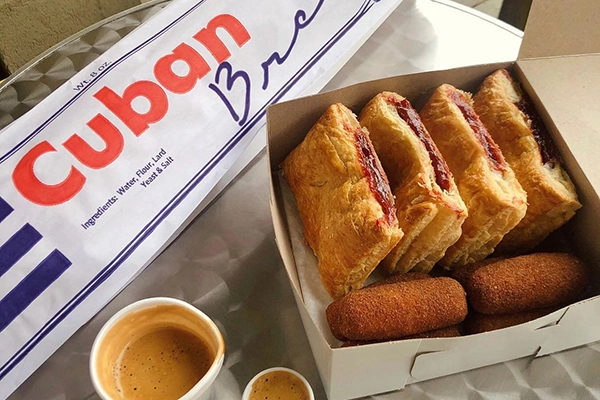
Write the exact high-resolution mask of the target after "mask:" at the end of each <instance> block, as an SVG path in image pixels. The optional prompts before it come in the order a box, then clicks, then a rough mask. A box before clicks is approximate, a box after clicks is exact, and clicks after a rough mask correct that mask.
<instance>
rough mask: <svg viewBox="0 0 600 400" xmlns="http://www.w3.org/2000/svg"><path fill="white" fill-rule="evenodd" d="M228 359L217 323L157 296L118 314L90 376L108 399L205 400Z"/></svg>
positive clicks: (93, 358)
mask: <svg viewBox="0 0 600 400" xmlns="http://www.w3.org/2000/svg"><path fill="white" fill-rule="evenodd" d="M224 356H225V342H224V340H223V337H222V335H221V332H220V331H219V329H218V328H217V326H216V325H215V323H214V322H213V321H212V320H211V319H210V318H209V317H208V316H206V315H205V314H204V313H203V312H201V311H200V310H198V309H197V308H195V307H194V306H192V305H191V304H189V303H186V302H184V301H181V300H178V299H173V298H167V297H155V298H149V299H144V300H140V301H137V302H135V303H133V304H130V305H129V306H127V307H125V308H123V309H122V310H120V311H119V312H117V313H116V314H115V315H114V316H113V317H112V318H110V319H109V320H108V322H106V324H105V325H104V326H103V327H102V329H100V332H99V333H98V335H97V336H96V339H95V341H94V344H93V345H92V350H91V354H90V375H91V378H92V383H93V384H94V388H95V390H96V392H97V393H98V396H100V398H102V399H104V400H132V399H146V400H148V399H161V400H169V399H180V400H206V399H209V398H210V395H211V391H210V389H211V385H212V383H213V382H214V381H215V379H216V377H217V375H218V373H219V370H220V369H221V366H222V365H223V359H224Z"/></svg>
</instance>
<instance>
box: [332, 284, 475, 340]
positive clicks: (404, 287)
mask: <svg viewBox="0 0 600 400" xmlns="http://www.w3.org/2000/svg"><path fill="white" fill-rule="evenodd" d="M325 312H326V316H327V322H328V324H329V327H330V329H331V332H332V333H333V335H334V336H335V337H336V338H338V339H339V340H342V341H348V340H350V341H377V340H391V339H395V338H402V337H405V336H410V335H416V334H419V333H423V332H427V331H431V330H434V329H439V328H443V327H448V326H452V325H456V324H459V323H460V322H462V321H463V320H464V319H465V317H466V315H467V301H466V295H465V291H464V289H463V288H462V286H461V285H460V284H459V283H458V282H457V281H456V280H454V279H451V278H448V277H439V278H428V279H413V280H409V281H406V282H398V283H390V284H383V285H376V286H372V287H365V288H363V289H360V290H355V291H352V292H350V293H348V294H347V295H345V296H344V297H342V298H340V299H337V300H335V301H334V302H333V303H331V304H330V305H329V306H328V307H327V309H326V310H325Z"/></svg>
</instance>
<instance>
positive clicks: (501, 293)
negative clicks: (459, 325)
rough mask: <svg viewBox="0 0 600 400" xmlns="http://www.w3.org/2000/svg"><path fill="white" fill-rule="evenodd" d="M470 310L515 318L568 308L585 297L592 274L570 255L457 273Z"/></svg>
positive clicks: (493, 263) (538, 256)
mask: <svg viewBox="0 0 600 400" xmlns="http://www.w3.org/2000/svg"><path fill="white" fill-rule="evenodd" d="M452 276H453V278H455V279H456V280H458V281H459V282H460V283H461V284H462V285H463V287H464V288H465V291H466V292H467V299H468V301H469V305H470V307H471V308H472V309H473V310H475V311H477V312H480V313H483V314H512V313H517V312H521V311H528V310H534V309H539V308H546V307H556V306H561V305H566V304H569V303H571V302H573V301H576V300H578V299H580V298H581V297H582V295H583V294H584V292H585V291H586V289H587V287H588V285H589V282H590V271H589V270H588V268H587V267H586V266H585V265H584V263H583V261H581V260H580V259H579V258H578V257H576V256H574V255H572V254H569V253H533V254H528V255H523V256H518V257H513V258H504V259H499V258H497V259H492V260H487V261H485V262H483V263H480V264H473V265H470V266H466V267H464V268H460V269H458V270H456V271H455V272H454V274H453V275H452Z"/></svg>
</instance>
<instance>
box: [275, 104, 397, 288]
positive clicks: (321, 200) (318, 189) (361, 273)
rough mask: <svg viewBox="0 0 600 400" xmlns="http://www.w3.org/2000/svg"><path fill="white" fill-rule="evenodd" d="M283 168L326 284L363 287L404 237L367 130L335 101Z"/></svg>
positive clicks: (333, 286)
mask: <svg viewBox="0 0 600 400" xmlns="http://www.w3.org/2000/svg"><path fill="white" fill-rule="evenodd" d="M282 166H283V173H284V176H285V178H286V180H287V182H288V183H289V185H290V188H291V190H292V192H293V194H294V197H295V198H296V203H297V206H298V212H299V214H300V218H301V219H302V223H303V226H304V235H305V238H306V241H307V242H308V245H309V246H310V247H311V249H312V250H313V251H314V253H315V255H316V257H317V259H318V268H319V275H320V277H321V281H322V283H323V285H324V287H325V289H326V290H327V291H328V292H329V294H330V295H331V296H332V297H333V298H338V297H340V296H342V295H344V294H346V293H347V292H349V291H350V290H353V289H357V288H360V287H361V286H362V284H363V283H364V281H365V279H366V278H367V277H368V276H369V274H370V273H371V272H372V271H373V269H375V267H376V266H377V265H378V264H379V262H380V261H381V260H382V259H383V258H384V257H385V256H386V255H387V254H388V252H389V251H390V250H391V249H392V248H393V247H394V246H396V244H397V243H398V241H399V240H400V238H401V237H402V235H403V233H402V230H401V229H400V228H399V227H398V220H397V218H396V210H395V208H394V200H393V196H392V193H391V190H390V187H389V183H388V181H387V177H386V175H385V172H384V171H383V169H382V168H381V164H380V162H379V159H378V158H377V155H376V153H375V150H374V149H373V146H372V144H371V141H370V139H369V134H368V131H366V130H365V129H363V128H361V126H360V124H359V123H358V120H357V119H356V116H355V115H354V114H353V113H352V111H351V110H349V109H348V108H346V107H345V106H343V105H342V104H334V105H332V106H330V107H329V108H328V109H327V110H326V111H325V113H324V114H323V115H322V116H321V118H320V119H319V120H318V121H317V122H316V124H315V125H314V126H313V127H312V128H311V129H310V131H309V132H308V134H307V135H306V137H305V138H304V140H303V141H302V142H301V143H300V144H299V145H298V146H297V147H296V148H295V149H294V150H293V151H292V152H291V153H290V154H289V155H288V157H287V158H286V159H285V160H284V162H283V165H282Z"/></svg>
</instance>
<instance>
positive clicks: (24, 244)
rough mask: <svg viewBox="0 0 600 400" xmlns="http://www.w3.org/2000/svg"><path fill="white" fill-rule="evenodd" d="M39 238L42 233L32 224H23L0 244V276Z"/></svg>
mask: <svg viewBox="0 0 600 400" xmlns="http://www.w3.org/2000/svg"><path fill="white" fill-rule="evenodd" d="M1 212H2V211H1V206H0V213H1ZM41 238H42V235H41V234H40V233H39V232H38V231H37V230H36V229H35V228H34V227H33V226H31V225H29V224H25V225H23V227H22V228H21V229H19V230H18V231H17V232H16V233H15V234H14V235H12V237H11V238H10V239H8V240H7V241H6V243H4V244H3V245H2V246H0V277H1V276H2V275H4V273H5V272H6V271H8V270H9V269H10V268H11V267H12V266H13V265H15V264H16V262H17V261H19V260H20V259H21V257H23V256H24V255H25V254H27V252H28V251H29V250H31V248H32V247H33V246H34V245H35V244H36V243H37V242H39V241H40V239H41Z"/></svg>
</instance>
